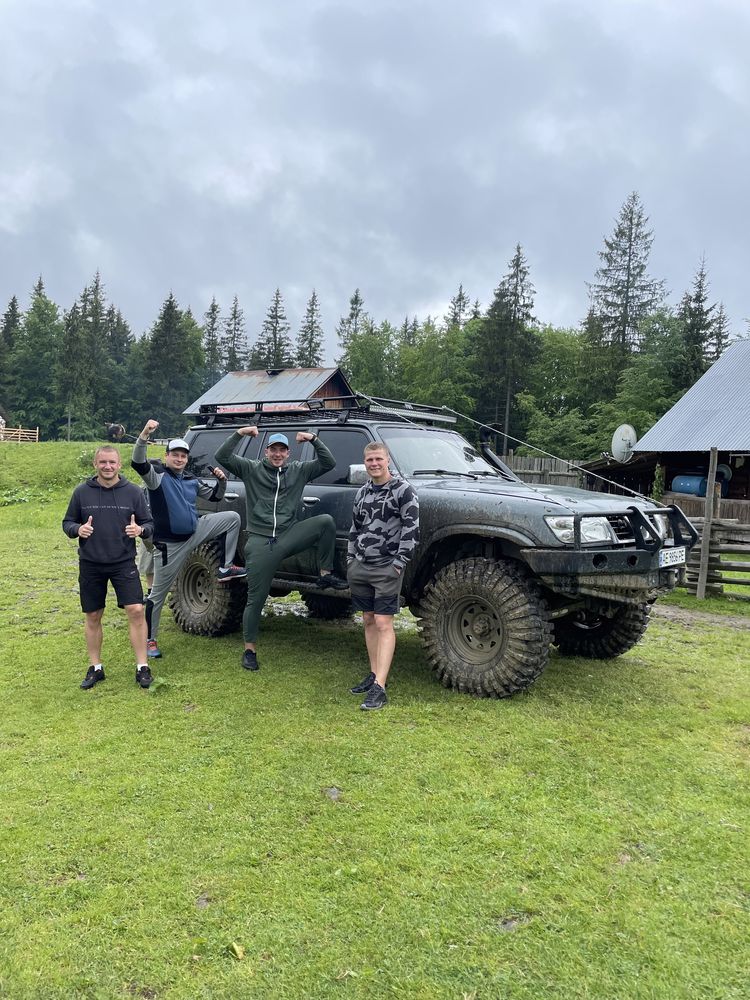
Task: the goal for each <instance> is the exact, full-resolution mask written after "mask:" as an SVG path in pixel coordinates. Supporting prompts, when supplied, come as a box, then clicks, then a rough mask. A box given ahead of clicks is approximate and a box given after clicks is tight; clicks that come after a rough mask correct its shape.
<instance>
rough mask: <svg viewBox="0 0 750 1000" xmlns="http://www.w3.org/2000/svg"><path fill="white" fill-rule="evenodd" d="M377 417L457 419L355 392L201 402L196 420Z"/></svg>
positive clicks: (433, 409) (438, 409)
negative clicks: (253, 400)
mask: <svg viewBox="0 0 750 1000" xmlns="http://www.w3.org/2000/svg"><path fill="white" fill-rule="evenodd" d="M375 414H377V416H378V417H379V418H381V419H383V420H393V421H397V422H400V423H427V424H434V423H439V424H455V423H456V417H455V416H453V414H451V413H450V412H448V411H447V410H446V409H445V408H444V407H438V406H427V405H425V404H423V403H411V402H408V401H407V400H403V399H384V398H382V397H381V396H367V395H365V394H364V393H355V394H354V395H346V396H325V397H312V398H310V399H304V400H299V399H277V400H273V401H269V400H264V401H262V402H256V403H251V402H231V403H203V404H202V405H201V406H200V409H199V411H198V421H199V422H200V423H205V424H206V425H207V426H208V427H212V426H213V425H214V424H215V423H216V422H217V421H221V422H222V423H239V422H242V423H247V421H248V420H252V421H254V422H256V423H258V424H261V423H269V422H270V421H277V420H281V421H282V422H292V421H294V420H299V419H300V418H301V417H307V418H310V419H314V420H316V421H319V422H323V421H326V422H328V421H330V422H332V423H340V424H341V423H346V422H347V420H348V419H349V418H350V417H352V416H373V415H375Z"/></svg>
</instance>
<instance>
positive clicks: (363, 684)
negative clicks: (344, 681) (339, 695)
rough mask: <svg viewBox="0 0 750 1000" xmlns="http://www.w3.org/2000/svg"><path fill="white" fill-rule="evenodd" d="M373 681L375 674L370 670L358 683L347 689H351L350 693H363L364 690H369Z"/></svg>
mask: <svg viewBox="0 0 750 1000" xmlns="http://www.w3.org/2000/svg"><path fill="white" fill-rule="evenodd" d="M374 683H375V674H374V673H373V672H372V671H370V673H369V674H368V675H367V677H365V679H364V680H363V681H360V682H359V684H355V685H354V687H353V688H349V690H350V691H351V693H352V694H364V693H365V691H369V690H370V688H371V687H372V686H373V684H374Z"/></svg>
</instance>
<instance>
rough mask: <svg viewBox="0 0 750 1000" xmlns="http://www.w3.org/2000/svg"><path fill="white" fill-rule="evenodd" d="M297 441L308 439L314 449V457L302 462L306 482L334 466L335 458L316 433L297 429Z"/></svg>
mask: <svg viewBox="0 0 750 1000" xmlns="http://www.w3.org/2000/svg"><path fill="white" fill-rule="evenodd" d="M297 441H298V443H302V442H303V441H309V442H310V443H311V444H312V446H313V448H314V449H315V458H314V459H313V460H312V461H311V462H303V463H302V467H303V468H304V470H305V479H306V480H307V482H308V483H309V482H310V480H311V479H317V478H318V476H322V475H323V473H324V472H328V471H330V470H331V469H333V468H334V466H335V465H336V459H335V458H334V456H333V454H332V452H330V451H329V450H328V448H326V446H325V445H324V444H323V442H322V441H321V440H320V438H319V437H318V435H317V434H312V433H311V432H310V431H297Z"/></svg>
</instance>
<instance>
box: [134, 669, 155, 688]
mask: <svg viewBox="0 0 750 1000" xmlns="http://www.w3.org/2000/svg"><path fill="white" fill-rule="evenodd" d="M153 679H154V678H153V677H152V676H151V671H150V670H149V669H148V666H146V664H144V665H143V666H142V667H138V669H137V670H136V672H135V682H136V684H140V685H141V687H142V688H147V687H150V686H151V682H152V681H153Z"/></svg>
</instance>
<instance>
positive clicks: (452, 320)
mask: <svg viewBox="0 0 750 1000" xmlns="http://www.w3.org/2000/svg"><path fill="white" fill-rule="evenodd" d="M470 310H471V302H470V301H469V296H468V295H467V294H466V292H465V291H464V286H463V285H459V286H458V291H457V292H456V294H455V295H454V296H453V298H452V299H451V303H450V306H449V308H448V312H447V314H446V316H445V325H446V326H447V327H451V326H457V327H459V328H460V329H463V327H464V324H465V323H466V321H467V320H468V319H469V316H470Z"/></svg>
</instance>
